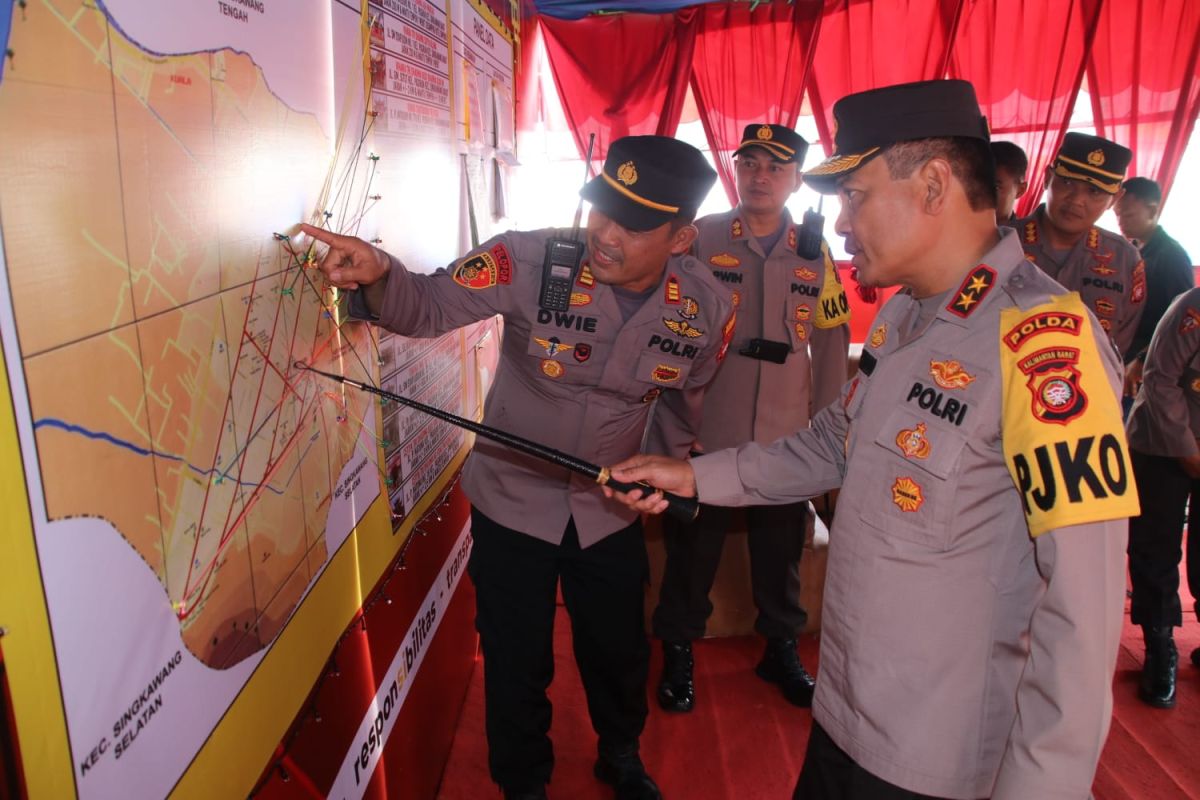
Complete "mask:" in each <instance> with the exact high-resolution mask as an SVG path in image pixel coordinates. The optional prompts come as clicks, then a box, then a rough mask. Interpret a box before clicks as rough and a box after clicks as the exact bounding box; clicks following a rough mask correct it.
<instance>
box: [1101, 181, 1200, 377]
mask: <svg viewBox="0 0 1200 800" xmlns="http://www.w3.org/2000/svg"><path fill="white" fill-rule="evenodd" d="M1161 207H1162V187H1160V186H1159V185H1158V183H1157V182H1156V181H1152V180H1150V179H1149V178H1130V179H1129V180H1127V181H1125V183H1123V184H1121V198H1120V199H1119V200H1117V206H1116V211H1117V225H1118V226H1119V227H1120V228H1121V233H1122V234H1123V235H1124V236H1125V238H1127V239H1129V241H1130V242H1131V243H1132V244H1133V245H1134V246H1135V247H1137V248H1138V251H1139V252H1140V253H1141V254H1142V260H1143V261H1144V262H1145V264H1146V302H1145V304H1144V306H1143V309H1142V318H1141V321H1140V322H1139V323H1138V327H1137V332H1136V333H1135V334H1134V337H1133V344H1132V345H1130V347H1129V351H1128V352H1127V353H1126V354H1125V394H1126V396H1128V397H1132V396H1133V395H1134V394H1135V393H1136V392H1137V386H1138V384H1140V383H1141V382H1142V370H1143V369H1144V366H1145V363H1146V350H1147V348H1149V347H1150V339H1151V337H1152V336H1154V329H1155V328H1157V327H1158V321H1159V320H1161V319H1162V316H1163V314H1165V313H1166V311H1167V306H1169V305H1171V303H1172V301H1174V300H1175V298H1176V297H1178V296H1179V295H1181V294H1183V293H1184V292H1186V291H1187V290H1188V289H1191V288H1192V287H1193V286H1195V285H1196V275H1195V272H1194V271H1193V270H1192V259H1191V257H1190V256H1188V254H1187V251H1186V250H1184V249H1183V247H1181V246H1180V244H1179V242H1177V241H1175V240H1174V239H1173V238H1171V236H1170V234H1168V233H1167V232H1166V231H1165V230H1163V228H1162V226H1161V225H1159V224H1158V214H1159V209H1160V208H1161Z"/></svg>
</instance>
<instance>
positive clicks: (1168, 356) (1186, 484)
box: [1129, 289, 1200, 708]
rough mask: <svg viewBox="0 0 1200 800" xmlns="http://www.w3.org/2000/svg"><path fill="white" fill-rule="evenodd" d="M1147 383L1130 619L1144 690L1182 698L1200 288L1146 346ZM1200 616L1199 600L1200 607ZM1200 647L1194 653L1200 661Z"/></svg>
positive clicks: (1132, 439) (1139, 424)
mask: <svg viewBox="0 0 1200 800" xmlns="http://www.w3.org/2000/svg"><path fill="white" fill-rule="evenodd" d="M1142 379H1143V382H1142V387H1141V389H1140V390H1139V391H1138V394H1137V399H1136V400H1134V403H1133V410H1132V411H1130V412H1129V447H1130V449H1132V450H1133V474H1134V475H1135V476H1136V478H1137V486H1138V493H1139V494H1140V495H1141V499H1142V513H1141V515H1140V516H1137V517H1134V518H1133V519H1131V520H1130V521H1129V577H1130V581H1131V583H1132V585H1133V602H1132V604H1131V606H1130V611H1129V619H1130V621H1131V622H1132V623H1133V624H1134V625H1141V626H1142V633H1143V636H1144V639H1145V642H1146V659H1145V661H1144V662H1143V664H1142V674H1141V680H1140V681H1139V683H1138V697H1140V698H1141V699H1142V701H1143V702H1145V703H1147V704H1148V705H1152V706H1155V707H1157V708H1173V707H1174V706H1175V670H1176V665H1177V664H1178V661H1179V655H1178V652H1177V650H1176V648H1175V639H1174V636H1172V629H1173V628H1174V627H1176V626H1178V625H1182V624H1183V611H1182V608H1181V606H1180V603H1179V559H1180V556H1181V555H1182V553H1181V549H1182V548H1181V545H1182V543H1183V526H1184V520H1185V517H1186V521H1187V528H1188V535H1187V573H1188V588H1189V589H1190V590H1191V592H1192V597H1194V598H1200V508H1198V507H1197V505H1196V504H1195V503H1194V502H1193V503H1191V505H1190V508H1189V503H1188V498H1189V497H1194V496H1197V495H1198V494H1200V445H1198V443H1197V439H1198V438H1200V289H1191V290H1189V291H1187V292H1185V293H1184V294H1182V295H1180V296H1179V297H1177V298H1176V299H1175V301H1174V302H1173V303H1172V304H1171V306H1170V307H1169V308H1168V309H1167V312H1166V314H1164V315H1163V318H1162V320H1161V321H1160V322H1159V324H1158V329H1157V330H1155V332H1154V338H1153V339H1151V341H1150V348H1149V350H1148V351H1147V353H1146V366H1145V370H1144V372H1143V374H1142ZM1194 610H1195V612H1196V614H1197V617H1200V602H1198V603H1197V605H1196V607H1195V609H1194ZM1198 659H1200V649H1198V650H1197V651H1195V652H1193V653H1192V660H1193V661H1195V662H1197V663H1198V664H1200V660H1198Z"/></svg>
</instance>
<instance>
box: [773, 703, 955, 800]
mask: <svg viewBox="0 0 1200 800" xmlns="http://www.w3.org/2000/svg"><path fill="white" fill-rule="evenodd" d="M792 800H937V799H936V798H934V797H931V796H930V795H925V794H917V793H916V792H912V791H909V790H908V789H902V788H900V787H899V786H896V785H895V784H893V783H888V782H887V781H885V780H883V779H882V778H877V777H875V776H874V775H872V774H871V773H869V772H867V771H866V770H865V769H863V768H862V767H860V766H859V765H858V762H856V761H855V760H854V759H852V758H851V757H850V755H849V754H848V753H846V751H844V750H842V748H840V747H838V746H837V743H836V742H834V741H833V739H831V738H829V734H828V733H826V732H825V729H824V728H822V727H821V726H820V725H818V724H817V723H816V722H814V723H813V724H812V731H811V732H810V733H809V736H808V749H807V750H806V751H805V752H804V766H802V767H801V768H800V778H799V780H797V781H796V789H795V791H794V792H793V793H792Z"/></svg>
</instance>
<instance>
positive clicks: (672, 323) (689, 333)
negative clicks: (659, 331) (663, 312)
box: [662, 317, 704, 339]
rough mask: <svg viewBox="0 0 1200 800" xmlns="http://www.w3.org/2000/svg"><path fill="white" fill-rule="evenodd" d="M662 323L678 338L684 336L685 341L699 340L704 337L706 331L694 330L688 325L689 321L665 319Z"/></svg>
mask: <svg viewBox="0 0 1200 800" xmlns="http://www.w3.org/2000/svg"><path fill="white" fill-rule="evenodd" d="M662 321H663V324H664V325H666V326H667V330H669V331H670V332H671V333H673V334H675V335H676V336H682V337H683V338H685V339H698V338H700V337H701V336H703V335H704V331H702V330H700V329H699V328H693V327H692V326H691V325H689V324H688V322H687V320H674V319H670V318H669V317H663V318H662Z"/></svg>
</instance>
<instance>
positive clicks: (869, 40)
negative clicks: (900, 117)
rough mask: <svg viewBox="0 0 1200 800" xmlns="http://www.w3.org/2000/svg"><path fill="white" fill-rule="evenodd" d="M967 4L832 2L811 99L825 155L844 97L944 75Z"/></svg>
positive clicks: (943, 0) (953, 0)
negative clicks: (837, 105)
mask: <svg viewBox="0 0 1200 800" xmlns="http://www.w3.org/2000/svg"><path fill="white" fill-rule="evenodd" d="M966 4H967V0H831V2H828V3H827V4H826V12H825V19H824V20H823V21H822V22H821V36H820V38H819V39H818V41H817V52H816V58H815V60H814V62H813V69H812V80H811V82H810V83H809V87H808V97H809V101H810V102H811V104H812V109H813V115H814V116H815V117H816V121H817V130H818V131H819V132H820V134H821V142H822V143H823V145H824V147H825V152H826V154H829V153H831V152H833V142H832V137H831V136H830V135H829V132H830V128H831V126H832V123H833V104H834V103H835V102H836V101H837V100H838V99H839V98H841V97H844V96H845V95H848V94H852V93H854V92H862V91H866V90H867V89H874V88H877V87H880V86H890V85H892V84H894V83H905V82H908V81H920V80H928V79H931V78H940V77H942V76H944V75H945V74H946V63H947V58H948V56H949V52H950V45H951V43H952V42H953V41H954V32H955V28H956V27H957V25H958V19H959V16H960V15H961V14H962V13H963V12H962V9H963V7H964V6H965V5H966Z"/></svg>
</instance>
